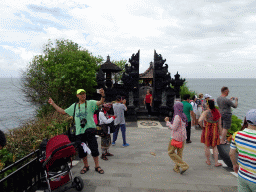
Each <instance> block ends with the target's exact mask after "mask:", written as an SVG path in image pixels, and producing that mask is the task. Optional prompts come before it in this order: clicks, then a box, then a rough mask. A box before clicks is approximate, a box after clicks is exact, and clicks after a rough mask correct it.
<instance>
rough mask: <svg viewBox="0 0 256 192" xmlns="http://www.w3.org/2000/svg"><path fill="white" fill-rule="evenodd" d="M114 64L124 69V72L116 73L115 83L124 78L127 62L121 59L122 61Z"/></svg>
mask: <svg viewBox="0 0 256 192" xmlns="http://www.w3.org/2000/svg"><path fill="white" fill-rule="evenodd" d="M112 63H114V64H116V65H117V66H118V67H120V68H121V69H122V71H120V72H118V73H115V75H114V76H115V82H119V81H120V80H121V78H122V75H123V73H124V72H125V64H126V63H127V60H124V59H121V60H120V61H113V62H112Z"/></svg>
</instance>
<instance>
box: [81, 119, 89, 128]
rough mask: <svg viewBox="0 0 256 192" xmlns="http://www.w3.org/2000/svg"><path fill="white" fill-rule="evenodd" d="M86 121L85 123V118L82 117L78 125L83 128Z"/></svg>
mask: <svg viewBox="0 0 256 192" xmlns="http://www.w3.org/2000/svg"><path fill="white" fill-rule="evenodd" d="M86 123H87V119H85V118H83V119H81V121H80V126H81V127H82V128H84V127H85V124H86Z"/></svg>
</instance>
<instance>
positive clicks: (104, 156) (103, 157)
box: [100, 154, 108, 161]
mask: <svg viewBox="0 0 256 192" xmlns="http://www.w3.org/2000/svg"><path fill="white" fill-rule="evenodd" d="M100 158H101V159H103V160H105V161H107V160H108V158H107V157H106V155H105V154H104V155H103V154H102V155H101V157H100Z"/></svg>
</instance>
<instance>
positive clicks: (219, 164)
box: [214, 163, 222, 167]
mask: <svg viewBox="0 0 256 192" xmlns="http://www.w3.org/2000/svg"><path fill="white" fill-rule="evenodd" d="M214 166H215V167H220V166H222V164H221V163H217V164H215V165H214Z"/></svg>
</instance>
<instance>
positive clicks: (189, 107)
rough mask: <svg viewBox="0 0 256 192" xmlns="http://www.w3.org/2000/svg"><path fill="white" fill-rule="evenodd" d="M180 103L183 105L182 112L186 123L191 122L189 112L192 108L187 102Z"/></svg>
mask: <svg viewBox="0 0 256 192" xmlns="http://www.w3.org/2000/svg"><path fill="white" fill-rule="evenodd" d="M182 103H183V112H184V113H185V115H186V116H187V119H188V122H190V121H191V119H190V111H193V107H192V105H191V104H190V103H189V102H187V101H182Z"/></svg>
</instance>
